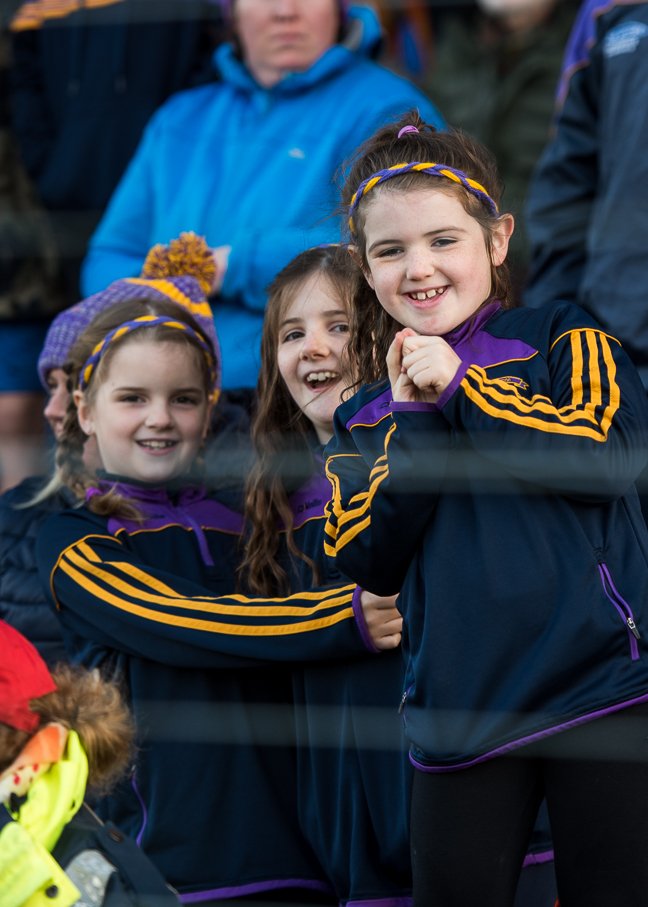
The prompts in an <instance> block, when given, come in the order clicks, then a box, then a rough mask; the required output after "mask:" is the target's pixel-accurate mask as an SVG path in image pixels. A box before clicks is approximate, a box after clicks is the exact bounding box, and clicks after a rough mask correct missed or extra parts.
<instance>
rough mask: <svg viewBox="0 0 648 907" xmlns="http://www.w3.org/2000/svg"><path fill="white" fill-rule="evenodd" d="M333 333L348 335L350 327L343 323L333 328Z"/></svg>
mask: <svg viewBox="0 0 648 907" xmlns="http://www.w3.org/2000/svg"><path fill="white" fill-rule="evenodd" d="M331 330H332V331H335V332H336V333H338V334H348V333H349V325H348V323H347V322H346V321H341V322H340V323H339V324H334V325H333V326H332V328H331Z"/></svg>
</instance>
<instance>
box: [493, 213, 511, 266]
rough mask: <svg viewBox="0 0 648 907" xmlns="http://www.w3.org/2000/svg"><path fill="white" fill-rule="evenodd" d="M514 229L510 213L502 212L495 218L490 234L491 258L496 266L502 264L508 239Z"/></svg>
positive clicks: (506, 250)
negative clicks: (495, 222)
mask: <svg viewBox="0 0 648 907" xmlns="http://www.w3.org/2000/svg"><path fill="white" fill-rule="evenodd" d="M514 229H515V220H514V219H513V215H512V214H502V216H501V217H500V218H498V220H497V225H496V226H495V229H494V230H493V234H492V247H491V259H492V262H493V264H494V265H495V267H496V268H497V267H498V266H499V265H501V264H502V262H503V261H504V259H505V258H506V254H507V252H508V247H509V240H510V239H511V236H512V235H513V230H514Z"/></svg>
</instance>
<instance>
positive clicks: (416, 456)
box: [325, 405, 450, 595]
mask: <svg viewBox="0 0 648 907" xmlns="http://www.w3.org/2000/svg"><path fill="white" fill-rule="evenodd" d="M339 412H340V411H339V410H338V412H337V413H336V419H335V437H334V440H333V441H332V443H331V444H330V445H329V447H328V448H327V463H326V474H327V476H328V478H329V481H330V482H331V486H332V498H331V501H330V502H329V504H328V507H327V522H326V528H325V533H326V535H325V539H326V540H325V552H326V553H327V554H328V555H330V556H332V557H334V558H335V561H336V564H337V565H338V567H339V569H340V570H341V571H342V572H343V573H344V574H345V575H346V576H350V577H351V578H352V579H354V580H355V581H356V582H357V583H358V584H359V585H361V586H362V587H363V588H365V589H368V590H369V591H371V592H374V593H375V594H379V595H395V594H397V593H398V592H400V589H401V586H402V583H403V579H404V577H405V574H406V572H407V569H408V567H409V564H410V561H411V559H412V557H413V556H414V553H415V551H416V549H417V547H418V544H419V541H420V538H421V536H422V534H423V531H424V529H425V526H426V524H427V522H428V520H429V519H430V516H431V515H432V512H433V510H434V507H435V504H436V500H437V496H438V491H439V487H440V485H441V483H442V482H443V479H444V476H445V472H446V463H447V457H448V451H449V447H450V429H449V426H448V424H447V422H446V421H445V420H444V419H443V416H442V415H441V414H440V413H439V412H438V411H436V410H435V409H434V408H433V407H428V406H421V407H417V406H416V405H414V406H412V407H407V406H398V405H396V406H395V409H394V411H393V412H392V414H391V416H390V422H389V423H388V424H389V427H388V429H387V431H386V433H385V437H384V447H383V453H382V454H381V455H380V456H379V457H378V458H377V459H376V460H375V462H374V463H367V462H366V460H365V458H364V457H363V456H362V454H361V453H360V452H359V450H358V449H357V447H356V444H355V441H354V438H353V433H354V431H356V432H359V431H362V430H363V429H361V428H359V427H356V428H355V429H352V430H349V429H348V428H347V427H346V426H345V425H344V423H343V421H342V418H340V416H339Z"/></svg>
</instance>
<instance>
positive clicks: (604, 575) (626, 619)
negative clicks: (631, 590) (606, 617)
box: [598, 562, 641, 661]
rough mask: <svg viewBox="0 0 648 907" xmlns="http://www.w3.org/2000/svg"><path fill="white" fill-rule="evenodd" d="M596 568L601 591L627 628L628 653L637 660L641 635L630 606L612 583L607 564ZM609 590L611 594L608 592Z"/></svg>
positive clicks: (601, 564) (600, 564)
mask: <svg viewBox="0 0 648 907" xmlns="http://www.w3.org/2000/svg"><path fill="white" fill-rule="evenodd" d="M598 569H599V573H600V575H601V582H602V584H603V591H604V592H605V594H606V596H607V597H608V599H609V600H610V601H611V602H612V604H613V605H614V607H615V608H616V610H617V611H618V613H619V615H620V617H621V620H622V621H623V623H624V624H625V625H626V627H627V628H628V638H629V639H630V654H631V657H632V660H633V661H637V659H638V658H639V646H638V645H637V640H638V639H641V635H640V633H639V630H638V629H637V625H636V623H635V619H634V614H633V613H632V608H631V607H630V605H629V604H628V603H627V601H626V600H625V599H624V598H623V596H622V595H621V593H620V592H619V590H618V589H617V588H616V586H615V585H614V583H613V581H612V577H611V576H610V571H609V570H608V568H607V566H606V565H605V564H604V563H602V562H600V563H599V564H598ZM610 592H611V593H612V594H610Z"/></svg>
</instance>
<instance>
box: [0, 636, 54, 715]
mask: <svg viewBox="0 0 648 907" xmlns="http://www.w3.org/2000/svg"><path fill="white" fill-rule="evenodd" d="M0 653H2V656H1V657H0V724H7V725H8V726H9V727H12V728H16V730H19V731H26V732H27V733H32V731H35V730H36V729H37V728H38V725H39V722H40V718H39V716H38V715H37V714H36V713H35V712H32V711H31V709H30V707H29V703H30V700H32V699H39V698H40V697H41V696H45V694H46V693H53V692H54V690H55V689H56V684H55V683H54V680H53V678H52V675H51V674H50V672H49V671H48V669H47V665H46V664H45V662H44V661H43V659H42V658H41V657H40V655H39V654H38V652H37V651H36V649H35V648H34V646H33V645H32V644H31V643H30V642H29V640H28V639H25V637H24V636H23V635H22V633H19V632H18V631H17V630H14V628H13V627H11V626H9V624H7V623H5V621H3V620H0Z"/></svg>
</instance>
